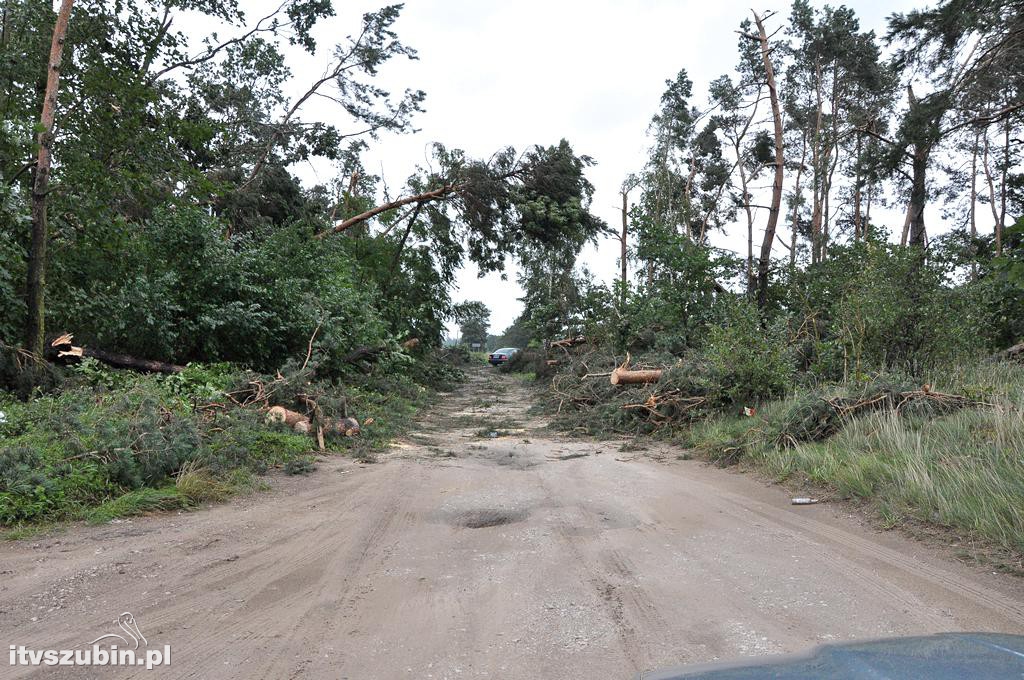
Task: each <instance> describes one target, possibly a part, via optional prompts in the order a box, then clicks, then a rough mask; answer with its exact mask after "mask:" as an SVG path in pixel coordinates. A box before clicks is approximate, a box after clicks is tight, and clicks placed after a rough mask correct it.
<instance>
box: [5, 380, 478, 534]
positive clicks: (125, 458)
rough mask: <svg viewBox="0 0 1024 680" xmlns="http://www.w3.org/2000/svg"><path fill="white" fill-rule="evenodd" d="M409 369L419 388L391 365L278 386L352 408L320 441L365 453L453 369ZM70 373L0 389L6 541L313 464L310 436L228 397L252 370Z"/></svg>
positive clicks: (383, 441)
mask: <svg viewBox="0 0 1024 680" xmlns="http://www.w3.org/2000/svg"><path fill="white" fill-rule="evenodd" d="M418 370H419V373H420V377H422V378H423V379H424V380H429V381H430V382H429V383H428V384H429V385H430V387H428V386H425V385H424V384H420V383H419V382H417V381H416V380H414V379H413V377H412V376H411V375H406V374H400V373H399V374H393V375H391V374H389V375H382V376H357V377H355V378H353V379H352V380H351V383H350V384H346V385H344V386H339V385H335V384H333V383H327V382H324V383H318V384H317V385H315V386H314V385H311V384H310V383H309V382H308V380H307V379H306V378H305V377H303V376H298V378H297V379H295V380H294V381H292V382H294V385H293V384H292V383H291V382H290V383H288V384H286V385H285V387H284V389H283V390H282V392H286V391H287V390H292V391H296V392H302V391H306V390H311V389H313V388H314V387H315V388H316V389H319V390H320V393H319V394H322V395H323V397H324V398H323V400H322V401H321V404H325V403H331V404H332V407H333V406H334V405H338V406H337V408H332V410H331V411H328V412H327V416H328V417H332V418H333V417H337V416H340V415H343V413H342V412H341V409H345V410H347V411H348V413H350V414H352V415H356V416H358V419H359V421H360V422H361V423H362V424H363V426H362V428H361V433H360V434H359V435H356V436H353V437H345V436H343V435H342V436H330V437H328V441H327V449H328V452H334V453H340V454H342V455H349V456H352V457H353V458H356V459H359V460H364V461H370V460H373V456H374V452H375V451H377V450H380V449H383V448H385V447H386V446H387V445H388V443H389V442H390V441H391V440H392V439H393V438H394V437H396V436H398V435H399V434H401V433H404V432H405V431H407V429H408V428H409V427H410V426H411V424H412V422H413V417H414V415H415V414H416V412H417V411H419V410H420V409H421V408H423V407H424V406H425V405H427V404H429V403H430V402H431V401H432V399H433V398H434V396H433V395H434V394H435V392H434V391H433V389H432V388H433V386H434V385H440V384H450V383H452V382H453V381H457V380H458V378H459V376H460V375H461V373H460V372H458V371H457V370H452V369H448V368H445V366H444V365H441V364H438V363H436V362H435V363H433V364H429V363H428V364H427V365H426V367H425V368H423V369H418ZM70 373H71V375H70V377H69V378H68V379H67V380H66V382H65V383H64V384H63V385H62V387H61V389H60V390H59V391H57V392H54V393H52V394H50V395H46V396H39V397H37V398H35V399H32V400H30V401H27V402H22V401H18V400H16V399H13V398H12V397H10V396H9V395H6V394H4V393H2V392H0V404H2V409H0V410H2V411H3V413H4V417H3V419H2V421H0V531H3V536H4V537H5V538H7V539H17V538H19V537H22V536H28V535H33V534H36V533H39V532H40V531H46V530H47V529H49V528H51V527H54V526H56V525H57V524H60V523H62V522H71V521H81V520H85V521H87V522H90V523H102V522H106V521H110V520H111V519H114V518H117V517H126V516H132V515H139V514H145V513H149V512H155V511H167V510H182V509H190V508H194V507H196V506H199V505H202V504H205V503H216V502H222V501H224V500H226V499H228V498H230V497H231V496H234V495H236V494H247V493H253V492H258V491H262V490H265V489H267V488H269V487H268V484H267V483H266V481H264V480H262V479H261V478H260V475H263V474H265V473H267V472H268V471H269V470H271V469H274V468H277V469H281V470H283V471H284V472H285V473H286V474H296V475H300V474H303V475H304V474H308V473H310V472H312V471H314V470H315V469H316V463H315V455H316V454H315V452H314V449H315V448H316V442H315V440H314V439H313V438H312V437H311V436H309V435H308V434H299V433H296V432H293V431H292V430H291V429H289V428H287V427H285V426H284V425H283V424H275V423H268V422H267V421H266V418H265V415H264V413H263V410H262V409H261V408H259V407H258V405H257V406H253V407H248V408H240V407H238V406H235V405H233V404H232V402H231V400H230V399H228V398H227V396H226V393H227V392H228V391H229V390H231V389H234V386H235V385H237V384H239V383H240V382H241V383H242V384H252V383H251V382H248V381H251V380H253V377H252V376H253V374H251V373H243V372H240V371H238V370H237V369H235V368H232V367H230V366H227V365H217V366H190V367H188V368H187V369H186V371H185V372H184V373H181V374H177V375H174V376H153V375H139V374H132V373H125V372H119V371H113V370H111V369H107V368H104V367H100V366H97V365H95V364H93V363H88V364H85V365H84V367H81V368H80V369H79V370H73V371H71V372H70ZM268 380H271V379H268ZM318 398H319V397H318ZM211 404H212V405H213V406H212V407H211ZM371 419H372V420H371Z"/></svg>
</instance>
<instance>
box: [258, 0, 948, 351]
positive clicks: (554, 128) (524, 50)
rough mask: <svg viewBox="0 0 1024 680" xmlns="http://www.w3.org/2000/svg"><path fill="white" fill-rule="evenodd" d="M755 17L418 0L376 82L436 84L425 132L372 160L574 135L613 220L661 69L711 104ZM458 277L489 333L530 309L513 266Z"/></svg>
mask: <svg viewBox="0 0 1024 680" xmlns="http://www.w3.org/2000/svg"><path fill="white" fill-rule="evenodd" d="M274 4H275V6H276V2H275V3H274ZM814 4H815V5H819V4H821V3H814ZM837 4H838V3H837ZM849 4H850V5H851V6H852V7H853V8H854V10H855V11H856V13H857V15H858V16H859V17H860V20H861V26H862V28H865V29H874V30H875V31H876V33H878V34H883V33H884V32H885V25H886V18H887V17H888V16H889V15H890V14H891V13H893V12H898V11H906V10H908V9H910V8H912V7H914V6H920V5H921V4H922V3H921V2H910V1H908V0H891V1H889V2H858V1H856V0H854V1H853V2H850V3H849ZM243 5H245V6H246V8H247V11H248V14H249V18H250V19H255V18H256V17H257V16H258V13H259V11H260V10H262V9H263V8H264V7H266V5H265V4H264V3H263V2H262V1H260V2H243ZM379 6H380V3H375V2H367V1H364V0H357V1H351V2H341V1H340V0H336V1H335V7H336V11H337V16H336V17H334V18H332V19H331V20H329V21H327V22H325V23H324V24H323V25H322V26H320V27H319V28H318V29H317V31H316V35H317V37H318V40H319V44H320V47H321V50H320V52H321V53H320V54H318V55H317V56H316V57H306V56H305V55H304V54H302V53H301V52H300V51H298V50H294V51H293V52H291V53H290V54H289V57H290V59H293V60H294V61H293V62H292V63H294V64H296V67H295V68H294V72H295V74H296V82H295V88H296V89H299V88H302V87H303V83H305V82H306V80H310V79H312V78H314V77H315V76H317V75H319V73H320V72H321V71H322V69H323V65H324V64H325V63H326V60H327V59H328V57H329V51H328V47H329V46H330V45H331V44H333V43H337V42H339V41H340V40H341V39H343V38H344V36H346V35H348V34H350V33H352V32H354V31H356V30H357V29H358V27H359V16H360V15H361V14H362V13H363V12H365V11H368V10H372V9H376V8H377V7H379ZM757 9H758V10H764V11H769V10H775V11H777V12H778V15H777V16H776V17H775V18H774V19H772V20H771V21H770V22H769V30H771V27H776V26H778V25H779V23H780V22H781V21H782V20H783V19H784V18H785V17H786V16H787V15H788V4H786V3H784V2H774V1H773V2H769V3H766V4H763V5H760V6H758V7H757ZM747 17H750V4H749V2H735V1H733V0H717V1H714V2H709V1H708V0H701V1H694V0H645V1H637V2H624V1H619V2H614V1H612V0H579V1H574V0H573V1H570V0H547V1H544V2H541V1H537V0H516V1H515V2H508V1H503V2H499V1H497V0H493V1H491V0H409V2H408V3H407V4H406V7H405V9H404V11H403V13H402V17H401V19H400V20H399V21H398V23H397V25H396V30H397V32H398V34H399V36H400V37H401V39H402V40H403V42H405V43H406V44H407V45H410V46H412V47H414V48H415V49H417V50H418V52H419V57H420V58H419V60H417V61H411V62H410V61H404V60H403V61H402V62H401V63H394V64H390V65H388V66H387V67H386V68H384V69H383V70H382V72H381V80H380V82H381V83H382V84H383V85H384V86H385V87H387V88H389V89H392V90H393V91H397V92H401V91H402V90H403V89H404V88H405V87H411V88H417V89H422V90H424V91H426V93H427V100H426V112H425V113H424V114H421V115H420V116H418V117H417V118H416V127H417V128H419V129H420V132H418V133H416V134H414V135H403V136H385V137H383V138H382V139H381V140H380V141H379V142H377V143H372V146H371V149H370V152H369V153H368V154H367V155H366V158H365V160H366V164H367V168H368V169H369V170H370V171H372V172H378V173H382V174H383V175H384V177H385V178H386V179H387V181H388V184H389V186H390V187H392V191H393V192H394V191H396V190H397V189H398V188H399V187H401V185H402V183H403V182H404V180H405V178H406V177H408V176H409V174H411V172H412V171H413V169H414V167H415V165H416V164H417V163H423V162H424V159H425V157H426V154H427V152H428V147H429V145H430V143H432V142H434V141H439V142H442V143H444V144H445V145H447V146H449V147H458V148H461V149H464V150H465V151H466V152H467V153H468V154H470V155H471V156H474V157H488V156H490V155H491V154H492V153H493V152H494V151H496V150H498V149H499V148H501V147H503V146H506V145H513V146H515V147H516V148H517V149H522V148H524V147H526V146H528V145H531V144H543V145H550V144H555V143H557V142H558V141H559V140H560V139H561V138H563V137H564V138H566V139H568V140H569V141H570V143H571V144H572V146H573V148H574V150H575V151H576V152H577V153H578V154H588V155H590V156H593V157H594V158H595V159H596V160H597V162H598V165H597V166H596V167H594V168H592V169H591V170H590V172H589V173H588V176H589V178H590V180H591V182H593V184H594V185H595V187H596V193H595V195H594V204H593V211H594V212H595V213H596V214H597V215H599V216H601V217H602V218H604V219H605V220H606V221H607V222H608V223H609V224H612V225H615V224H617V223H618V221H619V213H618V206H619V205H620V201H621V199H620V198H619V196H618V190H619V186H620V184H621V182H622V180H623V178H624V177H625V176H626V174H628V173H629V172H634V171H637V170H639V169H640V168H641V167H642V166H643V164H644V160H645V154H646V151H647V148H648V146H649V140H648V139H647V136H646V130H647V125H648V123H649V122H650V119H651V116H652V115H653V114H654V113H655V112H656V110H657V108H658V102H659V99H660V97H661V94H662V92H663V91H664V89H665V81H666V80H667V79H669V78H673V77H674V76H675V75H676V73H678V71H679V70H680V69H681V68H686V69H687V71H688V72H689V75H690V78H691V79H692V80H693V82H694V95H695V96H694V98H693V100H692V102H693V103H694V104H695V105H697V106H703V105H705V104H706V101H707V96H706V86H707V84H708V83H709V82H710V81H711V80H713V79H714V78H715V77H717V76H719V75H721V74H723V73H727V72H731V71H732V68H733V65H734V64H735V62H736V55H737V51H736V44H737V39H738V36H737V35H736V33H735V32H734V31H735V29H736V28H737V26H738V24H739V22H740V21H741V20H743V19H744V18H747ZM316 106H317V107H319V108H309V109H307V110H305V113H304V116H303V117H304V118H305V119H315V118H318V117H319V118H321V119H324V120H328V121H331V120H332V119H334V118H335V117H336V111H334V110H332V109H331V108H330V106H329V105H327V104H317V105H316ZM296 170H297V172H299V174H300V175H301V176H302V177H303V178H304V179H305V180H306V181H307V182H316V181H320V182H326V181H328V180H329V179H330V166H329V165H327V164H316V165H307V166H304V167H300V168H296ZM766 219H767V215H766V213H765V212H764V211H762V212H761V213H760V214H759V215H758V216H757V220H758V223H759V224H761V225H763V224H764V221H765V220H766ZM891 220H894V221H897V222H899V223H898V224H895V225H894V227H895V229H896V230H897V231H898V229H900V228H901V227H902V222H901V221H900V220H901V217H900V216H899V214H898V213H895V212H894V213H893V217H892V218H891ZM931 223H932V224H935V222H934V220H933V221H932V222H931ZM785 237H788V234H786V235H785ZM755 241H756V242H759V241H760V234H755ZM714 242H715V244H716V245H719V246H724V247H729V248H731V249H734V250H736V251H737V252H745V249H746V227H745V225H744V226H740V225H739V224H736V225H734V227H733V228H731V229H729V230H728V231H727V233H726V234H724V235H721V236H717V237H715V239H714ZM617 257H618V244H617V242H615V241H612V240H609V241H607V242H605V243H604V244H602V245H601V246H599V247H598V248H597V249H593V248H590V249H587V250H586V251H585V252H584V253H583V254H582V256H581V258H580V263H581V264H586V265H587V266H588V267H589V268H590V269H591V270H592V271H594V272H596V273H597V274H598V275H599V276H601V277H602V278H603V279H604V280H606V281H607V280H611V279H612V278H613V277H614V276H615V273H616V272H617V266H618V265H617V261H616V258H617ZM458 284H459V289H458V290H457V291H455V294H454V295H455V298H456V299H457V300H482V301H483V302H484V303H485V304H487V306H488V307H489V308H490V309H491V331H492V332H495V333H498V332H500V331H501V330H502V329H504V328H505V327H506V326H508V325H509V324H510V323H511V322H512V321H513V320H514V319H515V317H516V316H517V315H518V313H519V311H520V309H521V304H520V303H519V302H518V300H517V299H516V298H517V297H518V296H519V295H520V294H521V293H520V290H519V288H518V286H517V285H516V284H515V276H514V271H512V270H510V271H509V275H508V280H505V281H502V280H501V278H500V277H499V276H498V275H491V276H487V277H485V278H483V279H478V278H477V277H476V271H475V269H474V268H473V267H471V266H470V267H467V268H466V270H465V271H463V272H462V273H461V274H460V276H459V280H458Z"/></svg>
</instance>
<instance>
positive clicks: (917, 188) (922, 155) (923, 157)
mask: <svg viewBox="0 0 1024 680" xmlns="http://www.w3.org/2000/svg"><path fill="white" fill-rule="evenodd" d="M912 167H913V175H912V177H913V180H912V183H911V187H910V209H909V210H908V211H907V223H908V226H909V228H910V240H909V241H907V243H909V244H910V245H912V246H924V244H925V238H926V232H925V227H924V206H925V202H926V201H927V199H928V188H927V184H926V178H927V172H928V148H927V147H926V146H925V145H924V144H920V143H919V144H915V145H914V158H913V163H912Z"/></svg>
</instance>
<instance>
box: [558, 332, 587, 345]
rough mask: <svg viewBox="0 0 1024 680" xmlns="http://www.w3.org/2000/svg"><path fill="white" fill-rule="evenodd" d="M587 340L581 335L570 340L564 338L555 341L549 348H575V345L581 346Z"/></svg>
mask: <svg viewBox="0 0 1024 680" xmlns="http://www.w3.org/2000/svg"><path fill="white" fill-rule="evenodd" d="M586 341H587V339H586V338H585V337H583V336H582V335H577V336H574V337H571V338H564V339H562V340H555V341H554V342H552V343H551V347H575V346H576V345H582V344H583V343H585V342H586Z"/></svg>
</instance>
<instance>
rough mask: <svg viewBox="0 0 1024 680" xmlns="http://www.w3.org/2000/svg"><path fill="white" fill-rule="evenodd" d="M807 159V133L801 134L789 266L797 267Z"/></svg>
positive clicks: (794, 189) (791, 267)
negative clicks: (803, 183) (801, 194)
mask: <svg viewBox="0 0 1024 680" xmlns="http://www.w3.org/2000/svg"><path fill="white" fill-rule="evenodd" d="M806 160H807V135H801V142H800V165H799V166H798V167H797V169H796V185H795V186H794V187H793V224H792V226H791V233H790V235H789V237H790V243H789V268H790V269H796V238H797V234H798V233H799V231H800V176H801V175H802V174H803V172H804V162H805V161H806Z"/></svg>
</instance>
